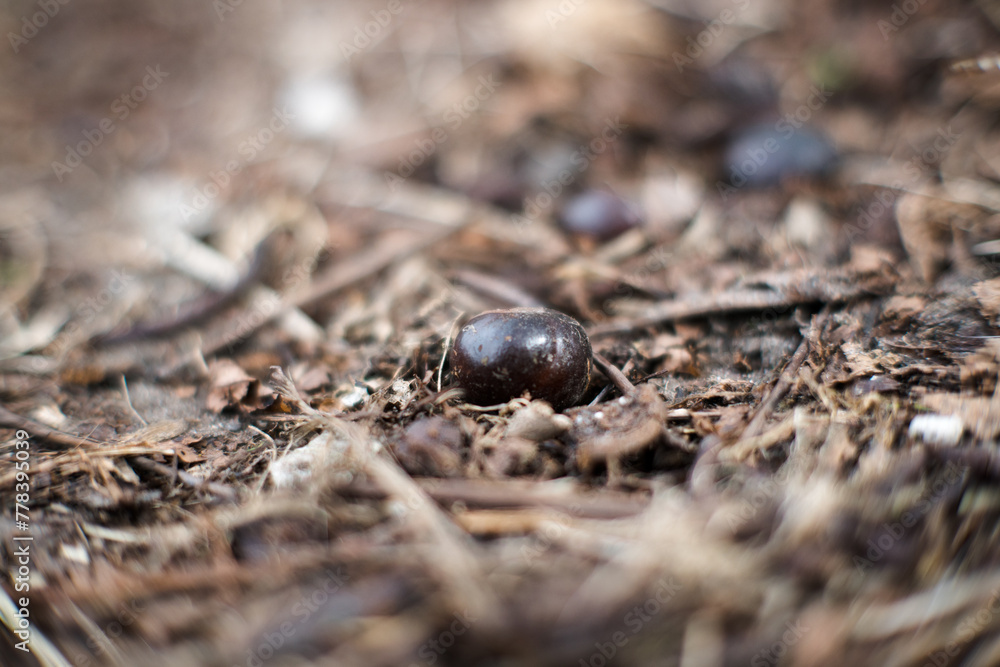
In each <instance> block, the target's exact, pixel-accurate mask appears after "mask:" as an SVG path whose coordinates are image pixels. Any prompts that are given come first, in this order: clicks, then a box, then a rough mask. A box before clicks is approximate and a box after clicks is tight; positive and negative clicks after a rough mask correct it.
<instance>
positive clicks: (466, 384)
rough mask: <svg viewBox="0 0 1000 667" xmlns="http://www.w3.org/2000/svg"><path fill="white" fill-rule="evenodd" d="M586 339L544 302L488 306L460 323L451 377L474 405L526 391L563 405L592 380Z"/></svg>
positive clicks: (574, 324)
mask: <svg viewBox="0 0 1000 667" xmlns="http://www.w3.org/2000/svg"><path fill="white" fill-rule="evenodd" d="M591 354H592V351H591V348H590V339H589V338H587V332H586V331H584V329H583V326H581V324H580V323H579V322H577V321H576V320H574V319H573V318H572V317H569V316H568V315H564V314H562V313H560V312H557V311H555V310H550V309H548V308H512V309H510V310H489V311H486V312H485V313H481V314H480V315H477V316H475V317H473V318H472V319H471V320H469V322H468V323H467V324H466V325H465V326H464V327H462V330H461V331H460V332H459V334H458V336H456V337H455V343H454V345H452V350H451V366H452V371H453V373H454V377H455V380H456V381H457V382H458V385H459V386H460V387H461V388H462V389H464V390H465V399H466V400H467V401H469V402H470V403H475V404H477V405H495V404H499V403H506V402H507V401H509V400H511V399H512V398H517V397H519V396H521V395H522V394H524V393H525V392H528V393H530V394H531V398H533V399H540V400H543V401H548V402H549V403H550V404H551V405H552V407H553V408H555V409H556V410H561V409H563V408H567V407H570V406H572V405H574V404H575V403H576V402H577V401H579V400H580V398H581V397H582V396H583V394H584V392H585V391H586V390H587V385H588V383H589V382H590V368H591V363H592V362H591Z"/></svg>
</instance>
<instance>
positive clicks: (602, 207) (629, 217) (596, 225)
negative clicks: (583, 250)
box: [559, 190, 640, 241]
mask: <svg viewBox="0 0 1000 667" xmlns="http://www.w3.org/2000/svg"><path fill="white" fill-rule="evenodd" d="M639 224H640V219H639V215H638V214H637V213H636V212H635V211H634V210H633V209H632V207H631V206H630V205H629V204H628V203H627V202H626V201H625V200H623V199H622V198H621V197H618V196H616V195H613V194H611V193H610V192H603V191H601V190H588V191H586V192H584V193H582V194H579V195H576V196H575V197H573V198H572V199H570V200H569V201H568V202H567V203H566V205H565V206H563V208H562V211H561V212H560V213H559V225H560V226H561V227H562V228H563V229H564V230H566V231H567V232H569V233H571V234H579V235H580V236H587V237H590V238H593V239H596V240H598V241H608V240H610V239H613V238H614V237H616V236H618V235H620V234H623V233H624V232H627V231H628V230H630V229H632V228H633V227H637V226H639Z"/></svg>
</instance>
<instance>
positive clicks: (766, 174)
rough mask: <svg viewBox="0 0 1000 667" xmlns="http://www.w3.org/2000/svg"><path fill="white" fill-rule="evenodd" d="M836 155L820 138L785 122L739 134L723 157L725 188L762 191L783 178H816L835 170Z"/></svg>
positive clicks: (781, 121)
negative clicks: (726, 179) (726, 186)
mask: <svg viewBox="0 0 1000 667" xmlns="http://www.w3.org/2000/svg"><path fill="white" fill-rule="evenodd" d="M837 159H838V156H837V151H836V150H835V149H834V147H833V145H832V144H831V143H830V141H829V140H828V139H827V138H826V137H824V136H823V135H822V134H819V133H818V132H815V131H813V130H809V129H807V128H804V127H800V128H798V129H796V128H794V127H793V126H792V125H791V124H790V123H788V122H787V121H785V120H780V121H778V122H777V123H773V124H767V125H755V126H753V127H751V128H749V129H748V130H745V131H743V132H741V133H740V134H739V135H738V136H737V137H736V138H735V139H734V140H733V142H732V143H731V144H730V145H729V148H728V149H727V150H726V156H725V176H726V177H727V178H728V181H727V185H730V186H732V187H735V188H739V187H742V186H744V185H746V186H749V187H752V188H765V187H771V186H774V185H779V184H780V183H781V182H782V181H783V180H785V179H786V178H791V177H805V178H816V177H823V176H827V175H829V174H831V173H832V172H833V171H834V169H836V167H837Z"/></svg>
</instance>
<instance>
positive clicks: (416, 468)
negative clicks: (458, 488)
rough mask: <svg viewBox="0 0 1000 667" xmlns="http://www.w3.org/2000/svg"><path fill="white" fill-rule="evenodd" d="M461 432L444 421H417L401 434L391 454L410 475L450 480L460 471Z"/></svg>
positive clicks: (442, 419)
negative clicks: (448, 478) (394, 454)
mask: <svg viewBox="0 0 1000 667" xmlns="http://www.w3.org/2000/svg"><path fill="white" fill-rule="evenodd" d="M463 442H464V438H463V437H462V431H461V430H460V429H459V428H458V426H456V425H455V424H453V423H451V422H450V421H448V420H447V419H445V418H444V417H427V418H425V419H419V420H417V421H415V422H413V423H412V424H410V425H409V426H407V427H406V430H405V431H404V432H403V437H402V438H400V440H399V441H398V442H397V443H396V444H395V446H394V451H395V453H396V458H397V459H398V460H399V463H400V465H402V466H403V468H404V469H405V470H406V471H407V472H408V473H410V474H411V475H430V476H433V477H451V476H453V475H457V474H458V473H459V472H460V471H461V466H462V454H461V450H462V444H463Z"/></svg>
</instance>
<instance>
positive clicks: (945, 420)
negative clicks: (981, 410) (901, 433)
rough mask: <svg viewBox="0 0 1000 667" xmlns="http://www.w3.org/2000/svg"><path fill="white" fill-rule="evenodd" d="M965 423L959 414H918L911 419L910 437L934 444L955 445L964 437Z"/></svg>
mask: <svg viewBox="0 0 1000 667" xmlns="http://www.w3.org/2000/svg"><path fill="white" fill-rule="evenodd" d="M964 431H965V424H963V423H962V418H961V417H959V416H958V415H938V414H930V415H917V416H916V417H914V418H913V419H912V420H911V421H910V430H909V434H910V437H911V438H913V439H919V440H923V441H924V442H927V443H930V444H933V445H947V446H954V445H957V444H958V441H959V440H961V438H962V433H963V432H964Z"/></svg>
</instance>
